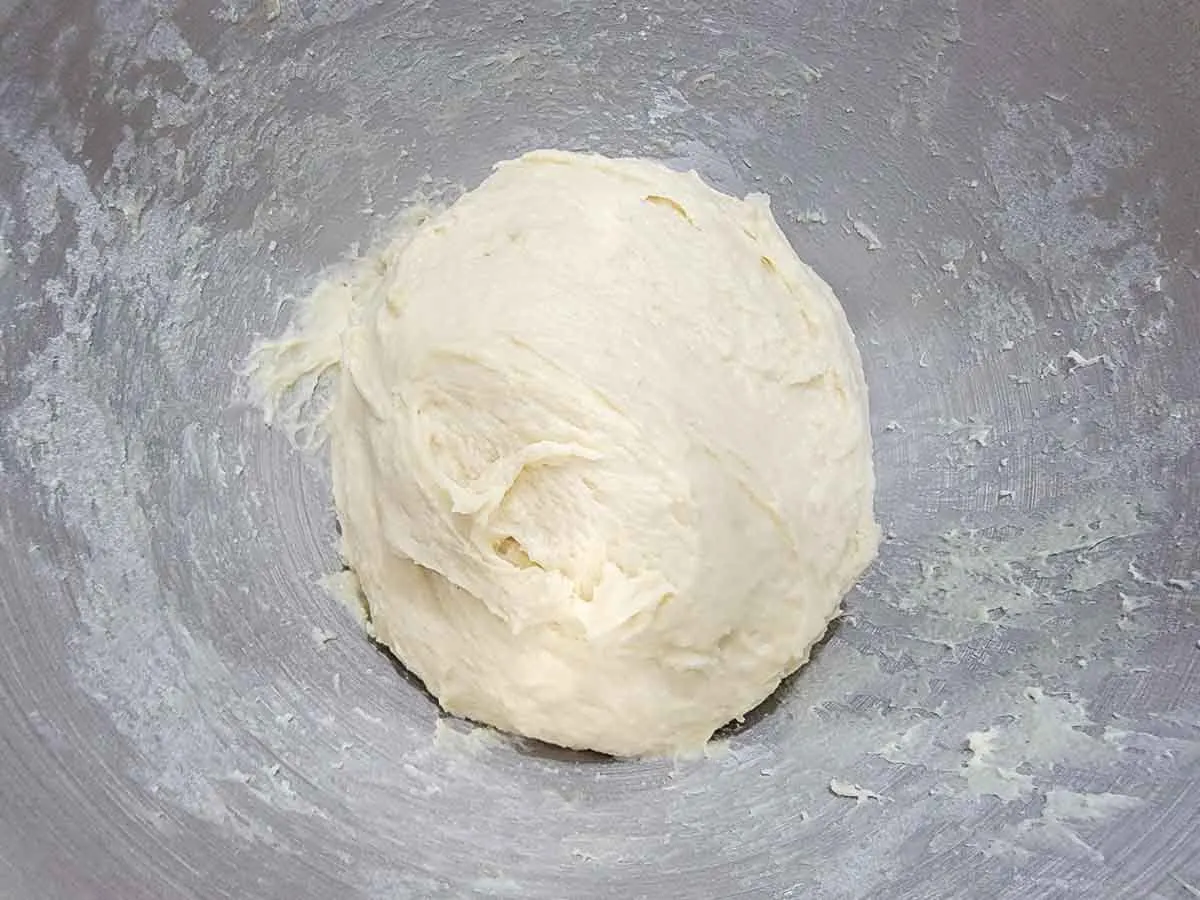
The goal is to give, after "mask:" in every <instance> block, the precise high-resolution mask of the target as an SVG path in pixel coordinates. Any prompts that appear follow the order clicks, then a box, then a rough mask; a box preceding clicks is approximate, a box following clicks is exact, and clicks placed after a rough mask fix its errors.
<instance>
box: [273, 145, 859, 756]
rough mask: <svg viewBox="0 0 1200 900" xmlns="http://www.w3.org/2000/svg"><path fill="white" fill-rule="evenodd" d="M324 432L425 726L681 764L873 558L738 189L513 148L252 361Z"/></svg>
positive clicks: (804, 357) (779, 266) (344, 279)
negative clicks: (321, 381) (447, 721)
mask: <svg viewBox="0 0 1200 900" xmlns="http://www.w3.org/2000/svg"><path fill="white" fill-rule="evenodd" d="M253 370H254V378H255V382H256V384H257V385H258V387H259V389H260V391H261V392H262V395H263V396H264V398H265V399H266V400H267V402H268V406H270V404H271V402H272V401H278V400H279V398H281V397H284V396H286V395H288V393H289V391H291V392H292V393H293V394H294V392H295V391H296V390H297V386H299V388H300V389H301V390H309V391H311V388H312V385H313V384H314V383H315V380H316V379H317V378H318V377H319V376H321V375H322V374H332V375H333V376H334V377H335V386H334V392H333V395H332V398H331V400H330V402H329V406H328V409H327V415H326V417H325V419H324V422H323V427H324V429H325V432H326V434H327V436H328V439H329V444H330V453H331V460H332V467H333V483H334V491H335V501H336V505H337V512H338V516H339V518H340V521H341V525H342V534H343V548H342V549H343V554H344V556H345V559H346V561H347V563H348V564H349V566H350V567H351V568H353V570H354V572H355V573H356V574H357V576H358V579H359V582H360V584H361V587H362V591H363V594H364V596H365V598H366V602H367V604H368V605H369V612H370V618H371V621H372V625H373V629H374V634H375V637H376V639H377V640H379V641H380V642H382V643H384V644H386V645H387V646H388V647H390V648H391V649H392V651H393V652H394V653H395V654H396V656H398V657H399V658H400V660H402V661H403V662H404V664H405V665H406V666H408V667H409V668H410V669H411V670H412V671H413V672H415V673H416V674H417V675H418V676H420V678H421V679H423V680H424V682H425V684H426V685H427V687H428V688H429V690H430V691H431V692H432V693H433V694H434V695H435V696H436V697H437V698H438V700H439V701H440V702H441V704H442V706H443V707H444V708H445V709H447V710H448V711H450V712H452V713H456V714H460V715H463V716H466V717H469V718H472V719H475V720H478V721H480V722H485V723H488V724H490V725H494V726H496V727H498V728H501V729H505V730H508V731H513V732H517V733H520V734H524V735H528V736H531V737H535V738H540V739H542V740H545V741H549V742H552V743H555V744H560V745H564V746H568V747H576V748H589V749H594V750H599V751H603V752H606V753H611V754H615V755H620V756H643V755H669V754H674V753H679V752H688V751H693V750H697V749H699V748H701V747H702V746H703V744H704V742H705V741H706V740H707V739H708V738H709V737H710V736H711V735H712V734H713V732H714V731H715V730H716V729H717V728H719V727H720V726H721V725H723V724H725V723H726V722H728V721H729V720H731V719H733V718H735V717H737V716H739V715H741V714H742V713H745V712H746V711H748V710H749V709H751V708H753V707H754V706H756V705H757V704H758V703H759V702H761V701H762V700H763V699H764V698H765V697H767V695H769V694H770V693H771V692H772V691H773V690H774V689H775V687H776V686H777V685H778V684H779V682H780V680H781V679H782V678H783V677H784V676H786V675H788V674H789V673H790V672H792V671H794V670H795V669H796V668H797V667H798V666H800V665H802V664H803V663H804V662H805V661H806V660H807V659H808V654H809V650H810V648H811V647H812V645H813V644H814V643H815V642H816V641H817V640H818V639H819V638H820V637H821V635H822V634H823V633H824V631H825V629H826V626H827V624H828V623H829V621H830V620H831V619H832V618H833V617H834V616H835V615H836V614H837V611H838V609H839V604H840V602H841V598H842V596H843V594H844V593H845V592H846V591H847V590H848V589H849V588H850V586H851V585H852V584H853V582H854V581H855V579H856V578H857V577H858V576H859V574H860V573H861V572H862V570H863V568H864V567H865V566H866V565H867V563H868V562H869V561H870V560H871V558H872V557H873V555H874V553H875V550H876V546H877V541H878V537H877V535H878V530H877V527H876V525H875V523H874V519H873V513H872V495H873V490H874V481H873V473H872V465H871V442H870V432H869V428H868V420H867V392H866V386H865V383H864V379H863V373H862V366H861V363H860V360H859V355H858V351H857V349H856V348H855V344H854V339H853V336H852V335H851V332H850V329H849V326H848V325H847V322H846V318H845V316H844V314H843V312H842V309H841V307H840V305H839V304H838V301H837V299H836V298H835V297H834V295H833V292H832V291H831V290H830V288H829V287H828V285H826V284H825V282H824V281H822V280H821V279H820V278H819V277H818V276H817V275H816V274H815V273H814V272H813V271H812V270H811V269H810V268H809V267H808V266H806V265H805V264H804V263H802V262H801V261H800V260H799V259H798V258H797V257H796V254H795V252H794V251H793V250H792V248H791V247H790V246H789V244H788V243H787V240H786V238H785V237H784V236H783V234H782V232H781V231H780V229H779V227H778V225H777V224H776V223H775V220H774V219H773V218H772V216H771V213H770V209H769V207H768V204H767V200H766V198H765V197H763V196H760V195H751V196H750V197H747V198H746V199H745V200H740V199H736V198H733V197H730V196H727V195H725V194H721V193H719V192H717V191H715V190H713V189H712V188H710V187H708V186H707V185H706V184H705V183H704V182H703V181H702V180H701V179H700V178H699V177H698V176H697V175H696V174H695V173H686V174H685V173H679V172H675V171H672V170H670V169H668V168H666V167H665V166H663V165H661V164H658V163H654V162H649V161H644V160H632V159H607V158H604V157H600V156H593V155H581V154H573V153H565V152H559V151H535V152H533V153H529V154H527V155H525V156H523V157H521V158H519V159H516V160H513V161H510V162H505V163H501V164H499V165H498V166H497V167H496V169H495V172H494V173H493V174H492V175H491V176H490V177H489V178H488V179H487V180H486V181H484V183H483V184H482V185H480V186H479V187H478V188H477V189H475V190H473V191H471V192H469V193H467V194H465V195H464V196H463V197H461V198H460V199H459V200H458V201H457V202H455V203H454V204H453V205H452V206H451V207H450V208H448V209H446V210H445V211H443V212H441V213H438V214H436V215H432V216H430V217H428V218H426V219H425V220H424V221H423V222H421V223H420V224H418V225H415V226H414V227H412V228H411V229H409V230H407V231H406V232H405V233H403V234H402V235H401V236H400V237H398V238H397V239H396V240H395V241H394V242H393V243H392V244H390V245H389V246H388V247H386V248H385V249H384V250H382V251H381V252H380V253H378V254H376V255H374V256H372V257H369V258H367V259H365V260H362V261H360V263H358V264H357V267H356V268H354V269H353V270H351V271H349V272H348V273H342V274H341V275H340V276H339V277H336V278H333V279H331V280H329V281H327V282H326V283H325V284H323V285H322V287H321V288H319V289H318V290H317V291H316V293H315V294H314V295H313V297H312V298H311V300H310V302H309V305H308V307H307V309H306V311H305V312H304V314H303V317H302V319H301V320H300V322H299V324H298V327H297V329H296V330H294V331H293V332H292V333H290V334H289V335H288V336H286V337H285V338H284V339H282V340H279V341H275V342H272V343H269V344H266V345H263V346H261V347H260V348H259V349H258V350H257V351H256V353H255V356H254V357H253Z"/></svg>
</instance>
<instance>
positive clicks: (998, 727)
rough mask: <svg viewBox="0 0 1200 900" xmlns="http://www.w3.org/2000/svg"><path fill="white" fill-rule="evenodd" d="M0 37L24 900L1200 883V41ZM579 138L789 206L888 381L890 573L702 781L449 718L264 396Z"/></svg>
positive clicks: (793, 15)
mask: <svg viewBox="0 0 1200 900" xmlns="http://www.w3.org/2000/svg"><path fill="white" fill-rule="evenodd" d="M0 29H2V34H3V36H2V38H0V356H2V358H3V368H2V371H3V376H2V378H0V740H2V742H3V757H2V759H3V763H2V765H0V895H2V896H3V897H5V898H10V897H11V898H58V897H62V898H122V900H137V898H155V900H168V898H219V897H231V898H285V900H301V898H331V897H337V898H344V900H352V898H408V897H413V898H451V897H453V898H458V897H469V896H480V897H490V896H494V897H520V898H591V897H613V898H638V897H645V898H679V897H686V898H692V897H695V898H717V897H749V898H782V897H792V898H850V897H855V898H860V897H874V898H887V900H896V898H917V897H921V898H930V897H988V898H993V897H1021V898H1028V897H1063V898H1066V897H1159V898H1179V900H1184V898H1187V897H1189V896H1196V895H1198V894H1200V645H1198V644H1197V642H1198V641H1200V448H1198V437H1200V426H1198V424H1197V414H1198V413H1200V362H1198V360H1200V163H1198V161H1197V160H1198V158H1200V5H1197V4H1195V3H1191V2H1187V0H1179V2H1168V0H1144V2H1140V3H1138V4H1135V5H1131V4H1127V3H1124V2H1121V0H1056V2H1048V0H1040V2H1032V3H1013V2H1004V0H1000V2H994V0H911V2H896V0H872V2H869V3H868V2H861V0H812V2H805V3H799V2H778V0H771V2H766V0H763V2H755V3H749V2H743V3H738V2H728V0H726V2H719V3H718V2H714V3H692V2H683V0H662V2H654V3H633V2H623V0H612V2H586V0H576V2H571V0H531V2H528V3H514V2H480V3H471V2H452V0H436V2H435V0H428V2H399V0H384V2H370V0H188V2H184V0H89V2H83V0H79V2H68V0H46V2H37V3H35V2H25V3H21V2H14V0H4V2H0ZM542 146H550V147H560V148H564V149H575V150H592V151H597V152H602V153H606V154H610V155H622V154H625V155H636V156H645V157H653V158H658V159H664V160H667V161H669V163H670V164H671V165H674V166H677V167H680V168H694V169H696V170H698V171H699V172H700V173H701V174H702V175H703V177H704V178H706V179H707V180H708V181H709V182H710V183H712V184H714V185H715V186H717V187H719V188H721V189H722V190H725V191H728V192H731V193H737V194H744V193H747V192H752V191H758V192H764V193H766V194H768V195H769V196H770V198H771V201H772V204H773V209H774V211H775V215H776V217H777V218H778V219H779V221H780V222H781V224H782V225H783V228H784V230H785V231H786V232H787V234H788V236H789V238H790V239H791V240H792V242H793V243H794V245H795V246H796V248H797V250H798V252H799V253H800V255H801V256H802V257H803V258H804V259H806V260H807V261H809V262H810V263H811V264H813V265H814V267H815V268H816V269H817V270H818V271H819V272H820V273H821V274H822V275H823V276H824V277H825V278H826V279H827V280H828V281H829V282H831V283H832V285H833V286H834V288H835V289H836V291H837V292H838V294H839V295H840V297H841V299H842V301H843V303H844V305H845V307H846V310H847V313H848V315H849V317H850V320H851V323H852V325H853V326H854V328H855V331H856V333H857V335H858V338H859V343H860V347H861V349H862V353H863V357H864V361H865V365H866V370H867V377H868V381H869V384H870V387H871V392H872V393H871V398H872V415H873V425H874V437H875V444H876V451H875V453H876V466H877V470H878V476H879V489H878V513H879V517H880V521H881V524H882V527H883V529H884V532H885V540H884V544H883V547H882V549H881V552H880V556H879V559H878V560H877V562H876V563H875V564H874V566H873V567H872V569H871V570H870V571H869V573H868V574H867V576H866V577H865V578H864V580H863V581H862V583H861V584H860V586H859V587H858V588H857V589H855V590H854V591H853V592H852V593H851V594H850V595H849V596H848V597H847V598H846V601H845V611H846V614H845V616H844V617H843V618H842V619H841V620H840V621H838V622H837V624H836V625H835V627H833V629H832V630H831V632H830V634H829V636H828V637H827V639H826V641H825V642H824V644H823V645H822V646H821V647H820V649H819V651H818V652H817V653H816V655H815V658H814V660H813V662H812V663H811V664H810V665H808V666H807V667H805V668H804V669H803V670H801V671H800V672H799V673H798V674H797V675H796V676H795V677H793V678H791V679H789V680H788V681H787V682H786V683H785V684H784V685H783V686H782V688H781V689H780V690H779V691H778V692H777V693H776V694H775V695H774V696H773V697H772V698H771V699H770V700H769V701H768V702H767V703H765V704H764V705H763V707H761V708H760V709H758V710H755V711H754V712H753V713H751V714H750V715H748V716H746V718H745V720H744V721H743V722H739V723H734V724H732V725H731V726H730V727H729V728H727V729H726V730H725V731H724V732H723V733H722V734H721V735H720V736H719V739H718V740H716V741H714V742H713V744H712V745H711V746H710V750H709V753H708V754H707V755H706V756H705V757H704V758H699V759H681V760H656V761H617V760H612V759H608V758H605V757H601V756H598V755H589V754H584V753H574V752H568V751H563V750H559V749H555V748H553V747H548V746H544V745H540V744H536V743H534V742H531V741H524V740H520V739H517V738H513V737H509V736H504V735H499V734H496V733H493V732H491V731H488V730H486V729H481V728H477V727H475V726H473V725H472V724H470V723H467V722H462V721H459V720H456V719H452V718H446V717H442V716H440V715H439V712H438V708H437V705H436V703H435V702H434V701H433V700H432V699H431V698H430V697H429V696H428V695H426V694H425V693H424V692H423V690H422V687H421V685H420V684H419V683H418V682H417V681H416V680H415V679H413V678H411V677H409V676H407V675H406V673H405V672H404V671H403V669H401V668H400V667H399V666H398V665H397V664H395V663H394V662H393V661H392V660H391V658H390V657H389V656H387V655H386V654H384V653H383V652H381V651H380V650H378V649H376V648H375V647H374V646H373V645H372V644H371V643H370V642H369V641H368V640H367V638H366V637H365V636H364V635H363V634H362V633H361V630H360V629H359V627H358V626H357V625H356V624H355V622H354V621H353V618H352V616H351V615H350V614H349V613H348V612H347V611H346V610H345V609H344V608H343V606H342V605H341V604H340V603H339V602H338V601H337V600H336V599H335V597H334V596H332V595H331V592H330V591H329V590H328V589H327V587H326V586H324V585H323V583H322V580H323V578H325V576H327V575H329V574H330V573H336V572H337V571H338V568H339V560H338V557H337V553H336V542H337V535H336V523H335V518H334V515H333V511H332V508H331V501H330V490H329V479H328V472H327V466H326V462H325V460H324V458H323V457H322V456H321V454H319V453H306V452H303V451H301V450H298V449H297V448H296V447H294V446H293V444H292V442H291V441H290V440H289V438H288V436H287V435H285V434H281V433H278V432H275V431H272V430H270V429H268V428H266V427H265V426H264V425H263V423H262V419H261V415H260V414H259V412H258V411H257V410H255V409H254V408H252V407H251V405H250V404H249V403H248V402H247V399H246V398H247V394H246V388H245V384H244V379H243V378H242V376H241V375H240V370H241V367H242V364H243V361H244V359H245V356H246V353H247V351H248V350H249V348H250V346H251V345H252V343H253V341H254V340H255V339H256V337H257V336H267V335H273V334H276V333H278V332H279V331H280V330H282V329H283V328H284V327H285V325H286V324H287V322H288V321H289V319H290V317H291V315H292V313H293V311H294V310H295V308H296V303H297V300H298V298H301V297H303V296H304V294H305V292H306V291H307V290H308V289H310V288H311V287H312V286H313V285H314V284H315V283H316V281H317V280H318V278H319V276H320V273H321V272H322V270H323V269H325V268H326V267H327V266H329V265H331V264H334V263H336V262H338V261H339V260H340V259H342V258H344V256H345V255H346V254H347V253H348V252H352V250H353V248H357V249H358V250H360V251H362V250H365V249H366V248H368V247H369V246H371V244H372V243H373V242H374V241H376V240H378V239H379V238H380V237H381V236H382V235H384V234H386V233H387V231H388V228H389V225H390V223H391V222H392V221H394V219H395V217H397V216H398V215H400V214H401V213H402V212H403V211H404V210H405V209H406V208H407V207H408V206H411V205H412V204H414V203H418V202H428V203H435V204H436V203H444V202H447V201H449V200H451V199H453V197H454V196H456V195H457V194H458V193H460V192H461V191H462V190H464V189H465V188H469V187H472V186H474V185H475V184H477V183H478V182H479V181H480V180H481V179H482V178H483V177H484V175H485V174H486V172H487V171H488V167H489V166H490V165H491V163H493V162H494V161H496V160H497V159H502V158H507V157H512V156H515V155H517V154H519V153H521V152H523V151H525V150H529V149H532V148H535V147H542ZM334 593H336V591H335V592H334Z"/></svg>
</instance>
